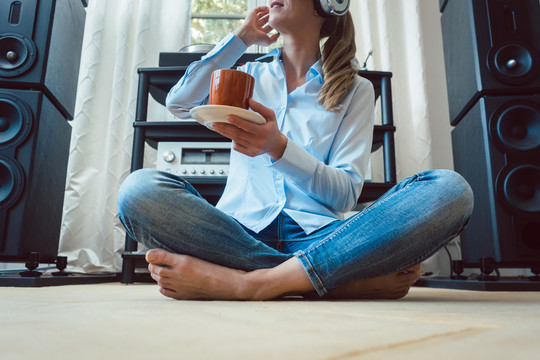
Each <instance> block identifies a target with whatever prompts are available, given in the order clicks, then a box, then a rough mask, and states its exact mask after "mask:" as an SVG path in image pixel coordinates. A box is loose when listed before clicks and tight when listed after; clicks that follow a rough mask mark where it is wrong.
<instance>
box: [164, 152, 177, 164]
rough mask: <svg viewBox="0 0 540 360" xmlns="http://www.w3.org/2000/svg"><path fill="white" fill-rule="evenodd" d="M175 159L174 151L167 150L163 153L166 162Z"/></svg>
mask: <svg viewBox="0 0 540 360" xmlns="http://www.w3.org/2000/svg"><path fill="white" fill-rule="evenodd" d="M174 159H176V156H175V155H174V153H173V152H172V151H165V152H164V153H163V160H165V161H166V162H168V163H171V162H173V161H174Z"/></svg>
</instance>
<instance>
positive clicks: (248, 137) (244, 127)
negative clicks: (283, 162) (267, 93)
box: [212, 99, 288, 161]
mask: <svg viewBox="0 0 540 360" xmlns="http://www.w3.org/2000/svg"><path fill="white" fill-rule="evenodd" d="M249 106H250V107H251V109H252V110H253V111H255V112H257V113H259V114H261V116H262V117H264V118H265V119H266V123H265V124H255V123H252V122H251V121H248V120H245V119H242V118H240V117H238V116H234V115H230V116H229V117H228V118H227V120H228V121H229V123H222V122H215V123H213V124H212V129H214V131H216V132H217V133H219V134H221V135H223V136H225V137H227V138H229V139H231V140H232V141H233V148H234V150H236V151H238V152H240V153H242V154H244V155H247V156H250V157H254V156H257V155H262V154H268V155H269V156H270V158H272V160H274V161H277V160H279V159H280V158H281V157H282V156H283V153H284V152H285V147H286V146H287V141H288V139H287V137H286V136H285V135H284V134H283V133H281V131H279V129H278V126H277V122H276V115H275V113H274V111H273V110H272V109H270V108H267V107H266V106H264V105H262V104H260V103H258V102H256V101H255V100H253V99H250V100H249Z"/></svg>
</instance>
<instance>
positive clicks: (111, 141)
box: [60, 0, 452, 273]
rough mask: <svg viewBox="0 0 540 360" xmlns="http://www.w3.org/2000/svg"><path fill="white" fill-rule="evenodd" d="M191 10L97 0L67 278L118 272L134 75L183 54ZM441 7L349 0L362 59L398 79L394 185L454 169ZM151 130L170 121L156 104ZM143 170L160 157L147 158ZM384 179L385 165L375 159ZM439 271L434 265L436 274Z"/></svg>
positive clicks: (72, 166) (70, 189) (73, 171)
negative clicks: (120, 200) (164, 57)
mask: <svg viewBox="0 0 540 360" xmlns="http://www.w3.org/2000/svg"><path fill="white" fill-rule="evenodd" d="M190 2H191V1H189V0H114V1H110V0H91V1H90V4H89V7H88V16H87V24H86V31H85V40H84V45H83V58H82V64H81V74H80V81H79V90H78V94H77V96H78V101H77V108H76V117H75V119H74V121H73V122H72V124H73V137H72V145H71V156H70V162H69V169H68V179H67V180H68V181H67V188H66V199H65V206H64V221H63V227H62V235H61V243H60V251H61V254H62V255H66V256H68V258H69V263H70V267H69V269H70V270H71V271H81V272H87V273H89V272H117V271H119V270H120V269H121V257H120V255H121V253H122V250H123V246H124V231H123V228H122V226H121V225H120V223H119V222H118V217H117V204H116V193H117V189H118V186H119V185H120V183H121V182H122V180H123V179H124V178H125V177H126V176H127V174H128V173H129V168H130V159H131V147H132V132H133V128H132V122H133V120H134V112H135V101H136V95H137V93H136V91H137V79H138V78H137V68H140V67H155V66H157V63H158V54H159V52H162V51H177V50H178V49H180V48H181V47H182V46H183V45H185V44H187V41H188V34H189V10H190V9H189V6H190V4H189V3H190ZM437 6H438V2H437V1H433V0H352V1H351V13H352V15H353V18H354V19H355V25H356V31H357V45H358V55H357V57H358V59H359V60H360V62H361V63H363V61H364V59H365V57H366V55H367V54H368V52H369V50H371V49H373V50H374V54H373V57H372V58H371V59H370V60H369V61H368V63H367V65H368V66H367V67H368V69H369V70H379V71H390V72H392V73H393V78H392V92H393V100H394V102H393V109H394V120H395V125H396V127H397V133H396V135H395V138H396V156H397V168H398V180H399V179H402V178H404V177H406V176H409V175H412V174H413V173H416V172H419V171H422V170H427V169H431V168H451V167H452V157H451V145H450V125H449V120H448V105H447V100H446V80H445V75H444V62H443V55H442V40H441V33H440V14H439V11H438V8H437ZM150 105H151V106H150V109H149V120H161V119H163V118H165V117H167V116H169V115H167V114H166V112H164V110H163V108H162V107H160V106H157V105H155V104H150ZM145 154H146V156H147V159H146V161H147V163H148V164H150V165H151V162H152V161H154V160H155V152H153V151H152V150H151V149H150V151H146V152H145ZM373 167H374V169H373V171H374V180H380V179H382V155H381V153H380V151H379V152H378V153H376V154H375V156H374V159H373ZM436 267H437V261H435V268H436Z"/></svg>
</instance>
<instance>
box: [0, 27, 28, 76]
mask: <svg viewBox="0 0 540 360" xmlns="http://www.w3.org/2000/svg"><path fill="white" fill-rule="evenodd" d="M35 58H36V46H35V45H34V43H33V41H31V40H28V39H27V38H26V37H24V36H21V35H17V34H3V35H0V76H3V77H13V76H17V75H19V74H21V73H23V72H25V71H26V70H28V68H29V67H30V66H32V64H33V63H34V60H35Z"/></svg>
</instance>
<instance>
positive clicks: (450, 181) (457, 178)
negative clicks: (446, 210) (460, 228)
mask: <svg viewBox="0 0 540 360" xmlns="http://www.w3.org/2000/svg"><path fill="white" fill-rule="evenodd" d="M434 172H435V177H436V181H437V182H438V183H439V184H440V188H441V191H442V192H443V193H444V195H445V196H446V198H447V199H448V200H449V201H448V202H449V205H450V206H451V207H452V208H453V209H455V211H456V212H458V213H461V214H462V215H463V216H465V217H466V218H468V217H470V215H471V214H472V211H473V207H474V194H473V191H472V189H471V187H470V185H469V183H468V182H467V180H465V179H464V178H463V176H461V175H460V174H459V173H457V172H455V171H452V170H446V169H442V170H434Z"/></svg>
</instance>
